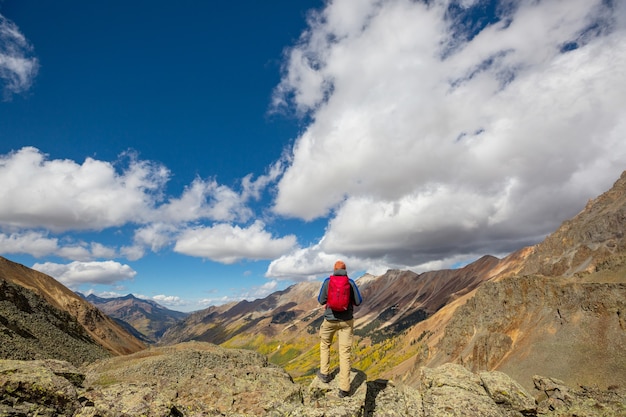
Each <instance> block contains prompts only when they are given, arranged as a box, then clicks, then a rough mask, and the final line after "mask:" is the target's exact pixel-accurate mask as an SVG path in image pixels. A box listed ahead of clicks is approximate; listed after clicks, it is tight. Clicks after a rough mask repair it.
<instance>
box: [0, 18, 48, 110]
mask: <svg viewBox="0 0 626 417" xmlns="http://www.w3.org/2000/svg"><path fill="white" fill-rule="evenodd" d="M32 50H33V48H32V46H31V45H30V44H29V42H28V41H27V40H26V38H25V37H24V35H23V34H22V33H21V32H20V30H19V28H18V27H17V26H16V25H15V23H13V22H11V21H10V20H8V19H6V18H5V17H4V16H2V15H0V80H2V89H3V95H4V99H7V100H8V99H10V98H11V96H12V95H13V94H16V93H21V92H23V91H26V90H28V89H29V88H30V87H31V85H32V83H33V80H34V78H35V77H36V76H37V72H38V70H39V60H38V59H37V58H36V57H34V56H32V55H31V54H32Z"/></svg>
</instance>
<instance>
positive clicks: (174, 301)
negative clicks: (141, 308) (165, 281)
mask: <svg viewBox="0 0 626 417" xmlns="http://www.w3.org/2000/svg"><path fill="white" fill-rule="evenodd" d="M146 298H150V299H152V300H154V301H156V302H157V303H159V304H163V305H165V306H177V307H179V306H185V305H187V303H186V302H185V301H184V300H183V299H181V298H180V297H178V296H176V295H165V294H159V295H155V296H154V297H146Z"/></svg>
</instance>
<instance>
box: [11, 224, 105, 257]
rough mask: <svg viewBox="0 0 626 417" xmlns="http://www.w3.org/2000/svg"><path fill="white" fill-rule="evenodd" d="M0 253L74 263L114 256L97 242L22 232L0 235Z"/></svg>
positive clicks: (42, 233) (34, 232)
mask: <svg viewBox="0 0 626 417" xmlns="http://www.w3.org/2000/svg"><path fill="white" fill-rule="evenodd" d="M0 253H13V254H30V255H32V256H34V257H36V258H41V257H45V256H51V255H54V256H59V257H62V258H66V259H71V260H76V261H87V260H92V259H95V258H112V257H115V256H116V251H115V249H114V248H111V247H107V246H105V245H102V244H101V243H97V242H91V243H87V242H67V241H65V240H63V241H60V240H59V239H57V238H51V237H48V234H47V233H44V232H36V231H24V232H21V233H11V234H10V235H9V234H4V233H0Z"/></svg>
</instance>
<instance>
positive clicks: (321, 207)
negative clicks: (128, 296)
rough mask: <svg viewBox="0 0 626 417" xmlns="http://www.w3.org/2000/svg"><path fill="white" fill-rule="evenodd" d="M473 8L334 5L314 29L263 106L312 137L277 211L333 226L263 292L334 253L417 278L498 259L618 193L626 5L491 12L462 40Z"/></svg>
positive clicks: (277, 271)
mask: <svg viewBox="0 0 626 417" xmlns="http://www.w3.org/2000/svg"><path fill="white" fill-rule="evenodd" d="M426 3H428V4H426ZM483 3H484V2H480V1H471V2H461V3H458V2H454V3H451V2H448V1H434V2H414V1H409V0H390V1H383V2H380V1H374V0H371V1H363V0H346V1H342V2H338V1H334V2H328V3H327V5H326V7H325V8H324V9H323V10H321V11H319V12H317V13H315V14H313V15H311V17H310V19H309V28H308V30H307V31H306V32H305V33H304V34H303V35H302V37H301V39H300V41H299V42H298V43H297V44H296V45H295V46H294V47H292V48H291V49H290V50H289V51H288V54H287V61H286V64H285V67H284V74H283V78H282V81H281V83H280V84H279V86H278V87H277V89H276V91H275V98H274V103H275V105H276V106H288V107H289V106H291V107H292V108H295V109H296V110H297V112H299V113H301V114H307V115H308V116H309V118H310V120H312V122H311V123H310V124H309V125H308V127H307V128H306V130H305V131H304V132H303V134H302V135H301V136H300V137H299V138H298V139H297V141H296V142H295V145H294V147H293V149H292V153H291V155H290V157H289V166H287V167H286V169H285V173H284V175H283V176H282V178H281V179H280V181H279V183H278V192H277V195H276V199H275V204H274V210H275V212H276V213H278V214H281V215H285V216H291V217H296V218H301V219H305V220H312V219H317V218H320V217H322V218H323V217H325V216H329V218H330V221H329V224H328V227H327V229H326V233H325V235H324V237H323V238H322V239H321V240H320V241H319V242H318V243H317V244H316V245H313V246H312V247H310V248H304V249H303V248H298V249H297V250H295V251H293V252H292V253H290V254H288V255H286V256H284V257H283V258H281V259H278V260H276V261H275V262H273V263H272V264H271V265H270V268H269V269H268V273H267V275H268V276H284V275H288V274H289V272H290V271H291V272H292V273H294V274H299V273H302V274H303V275H302V276H306V275H307V274H308V273H309V272H311V273H313V272H315V271H316V270H318V268H319V267H318V266H317V265H318V264H319V265H320V266H321V265H322V264H325V263H326V262H327V261H328V254H336V253H342V254H344V256H350V257H354V260H355V261H357V262H360V264H361V265H364V266H365V265H368V264H370V263H373V264H375V263H378V262H380V263H387V264H388V265H400V266H401V265H405V266H413V267H419V266H422V267H423V266H425V265H433V264H434V263H438V264H440V265H442V266H443V265H446V266H451V265H453V264H454V263H456V262H458V261H459V259H460V256H461V257H463V256H466V257H469V256H474V255H476V254H478V255H482V254H485V253H491V254H501V253H507V252H509V251H512V250H515V249H517V248H520V247H521V246H524V245H527V244H532V243H536V242H537V241H538V240H540V239H541V238H542V237H543V236H545V234H546V233H549V232H551V231H553V230H555V229H556V228H557V227H558V225H559V224H560V222H561V221H563V220H565V219H567V218H569V217H571V216H573V215H574V214H576V213H577V212H578V211H579V210H580V209H582V208H583V207H584V204H585V202H586V201H587V199H589V198H591V197H595V196H596V195H598V194H600V193H601V192H603V191H605V190H606V189H608V188H609V187H610V186H611V184H612V183H613V182H614V181H615V180H616V179H617V178H618V177H619V175H620V173H621V172H622V170H623V169H624V161H626V141H624V137H625V136H626V121H625V120H626V119H625V118H624V115H625V114H626V96H624V94H623V93H622V92H623V91H626V77H625V76H624V71H623V69H622V68H624V65H626V23H625V19H624V17H623V16H624V14H625V13H626V6H625V5H624V3H623V2H604V1H601V0H572V1H569V2H566V3H565V2H560V1H542V2H526V1H519V2H500V3H498V8H497V11H496V15H494V16H493V18H492V21H491V22H490V23H489V24H485V25H484V26H473V27H470V26H468V25H467V24H466V23H467V22H468V21H469V19H467V18H466V17H467V16H468V15H471V14H472V13H474V12H475V11H476V10H477V9H476V8H480V7H482V6H483ZM453 6H454V7H453ZM481 10H482V9H481ZM331 258H332V256H331ZM442 261H444V262H442ZM309 262H312V263H313V264H314V265H315V267H308V268H309V269H308V270H307V267H304V265H306V264H307V263H309ZM289 265H291V266H289ZM290 268H291V269H290Z"/></svg>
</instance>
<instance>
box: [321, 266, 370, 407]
mask: <svg viewBox="0 0 626 417" xmlns="http://www.w3.org/2000/svg"><path fill="white" fill-rule="evenodd" d="M329 289H330V294H329ZM329 295H330V297H329ZM342 297H345V298H346V299H345V300H341V298H342ZM337 300H338V301H337ZM317 301H319V303H320V304H326V311H325V312H324V321H323V322H322V326H321V327H320V370H319V372H318V374H317V376H318V378H319V379H320V380H321V381H322V382H325V383H327V382H330V380H331V378H330V345H331V344H332V343H333V337H334V336H335V333H337V339H338V342H339V349H338V350H339V397H341V398H343V397H347V396H348V395H350V369H351V367H352V360H351V358H350V355H351V351H352V336H353V334H354V318H353V311H354V308H353V307H354V306H358V305H360V304H361V302H363V298H362V297H361V293H360V292H359V288H358V287H357V285H356V283H355V282H354V281H353V280H351V279H350V278H348V272H347V269H346V264H345V263H344V262H343V261H341V260H339V261H337V262H335V265H334V268H333V274H332V275H331V276H330V277H328V278H326V280H324V283H323V284H322V288H321V289H320V293H319V295H318V297H317ZM331 306H332V307H331ZM333 308H334V309H333Z"/></svg>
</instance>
